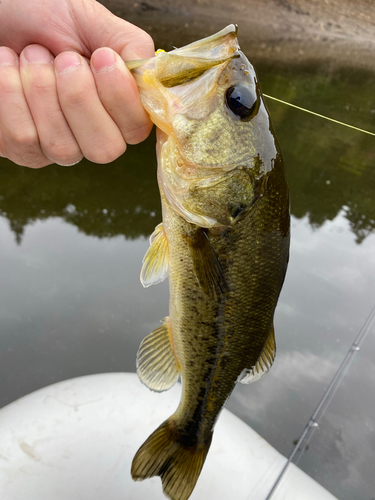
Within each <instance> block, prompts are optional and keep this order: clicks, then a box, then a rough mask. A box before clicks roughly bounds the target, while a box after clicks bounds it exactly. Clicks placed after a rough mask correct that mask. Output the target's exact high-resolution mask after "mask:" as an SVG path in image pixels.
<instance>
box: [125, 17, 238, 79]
mask: <svg viewBox="0 0 375 500" xmlns="http://www.w3.org/2000/svg"><path fill="white" fill-rule="evenodd" d="M237 33H238V27H237V25H235V24H230V25H229V26H227V27H226V28H224V29H222V30H221V31H219V32H217V33H215V34H214V35H211V36H208V37H206V38H203V39H202V40H198V41H196V42H193V43H190V44H189V45H185V46H184V47H181V48H177V49H174V50H171V51H170V52H163V51H160V52H159V51H158V52H157V55H156V56H155V57H153V58H152V59H148V60H143V61H129V62H127V63H126V65H127V67H128V69H130V70H131V71H132V72H135V73H137V72H138V71H137V70H141V69H146V68H151V66H150V64H152V67H153V69H154V75H155V77H156V79H157V80H158V81H159V82H160V83H161V84H162V85H163V86H164V87H167V88H171V87H176V86H178V85H181V84H183V83H185V82H186V81H189V80H192V79H194V78H197V77H198V76H200V75H202V74H203V73H204V72H205V71H207V70H208V69H210V68H213V67H214V66H218V65H220V64H223V63H226V62H229V61H230V60H232V59H234V58H237V57H240V52H239V51H240V47H239V45H238V40H237ZM141 67H142V68H141Z"/></svg>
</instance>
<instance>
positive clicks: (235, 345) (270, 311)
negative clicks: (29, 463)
mask: <svg viewBox="0 0 375 500" xmlns="http://www.w3.org/2000/svg"><path fill="white" fill-rule="evenodd" d="M130 67H131V68H132V71H133V74H134V76H135V78H136V81H137V84H138V87H139V91H140V95H141V100H142V104H143V106H144V107H145V109H146V110H147V112H148V113H149V114H150V117H151V119H152V120H153V122H154V123H155V124H156V125H157V128H158V130H157V156H158V183H159V188H160V195H161V200H162V211H163V222H162V224H159V225H158V226H157V227H156V229H155V231H154V233H153V234H152V236H151V239H150V248H149V250H148V252H147V253H146V255H145V258H144V261H143V267H142V271H141V281H142V283H143V285H144V286H149V285H151V284H154V283H158V282H160V281H162V280H163V279H165V278H166V277H167V276H168V274H169V285H170V310H169V317H167V318H165V319H164V320H163V323H162V325H161V326H160V327H159V328H157V329H156V330H154V331H153V332H152V333H151V334H150V335H148V336H147V337H146V338H145V339H144V340H143V342H142V343H141V346H140V348H139V351H138V357H137V372H138V374H139V377H140V379H141V381H142V382H143V383H144V384H145V385H146V386H148V387H149V388H150V389H152V390H153V391H165V390H167V389H169V388H170V387H172V386H173V385H174V384H175V382H176V381H177V379H178V378H179V376H180V377H181V379H182V396H181V401H180V404H179V406H178V408H177V410H176V411H175V413H174V414H173V415H172V416H171V417H170V418H169V419H168V420H166V421H165V422H164V423H162V424H161V425H160V427H159V428H158V429H156V431H155V432H154V433H153V434H152V435H151V436H150V437H149V438H148V439H147V440H146V442H145V443H144V444H143V445H142V446H141V447H140V449H139V450H138V451H137V453H136V455H135V457H134V459H133V463H132V469H131V473H132V476H133V479H135V480H142V479H145V478H148V477H152V476H157V475H158V476H160V477H161V479H162V484H163V490H164V493H165V495H166V496H167V497H169V498H170V499H172V500H186V499H187V498H188V497H189V496H190V494H191V493H192V491H193V489H194V487H195V484H196V482H197V479H198V477H199V474H200V472H201V469H202V466H203V464H204V461H205V458H206V455H207V452H208V450H209V447H210V444H211V440H212V434H213V429H214V426H215V422H216V420H217V418H218V415H219V413H220V411H221V409H222V408H223V405H224V404H225V402H226V400H227V399H228V397H229V395H230V394H231V392H232V390H233V388H234V386H235V385H236V383H237V382H242V383H249V382H252V381H254V380H257V379H258V378H260V377H261V376H262V375H263V374H264V373H266V372H267V371H268V370H269V368H270V367H271V365H272V362H273V359H274V356H275V351H276V347H275V338H274V328H273V318H274V311H275V307H276V303H277V300H278V297H279V294H280V290H281V287H282V284H283V281H284V277H285V272H286V267H287V262H288V254H289V195H288V188H287V183H286V178H285V172H284V165H283V161H282V157H281V154H280V151H279V148H278V145H277V142H276V139H275V136H274V133H273V128H272V125H271V122H270V117H269V114H268V111H267V108H266V106H265V103H264V101H263V97H262V93H261V90H260V87H259V83H258V79H257V76H256V74H255V71H254V68H253V67H252V65H251V64H250V63H249V61H248V60H247V58H246V57H245V55H244V54H243V53H242V52H241V50H240V48H239V45H238V41H237V27H236V26H234V25H230V26H228V27H227V28H225V29H224V30H222V31H221V32H219V33H217V34H216V35H213V36H211V37H208V38H205V39H203V40H201V41H198V42H195V43H192V44H190V45H187V46H186V47H183V48H180V49H175V50H173V51H171V52H168V53H160V54H157V55H156V57H154V58H152V59H150V60H147V61H142V62H135V63H134V64H133V65H132V64H130Z"/></svg>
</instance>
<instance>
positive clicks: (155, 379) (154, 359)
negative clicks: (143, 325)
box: [137, 318, 179, 392]
mask: <svg viewBox="0 0 375 500" xmlns="http://www.w3.org/2000/svg"><path fill="white" fill-rule="evenodd" d="M178 372H179V367H178V363H177V359H176V356H175V354H174V351H173V346H172V333H171V331H170V328H169V318H164V320H163V324H162V325H161V326H159V327H158V328H156V329H155V330H154V331H152V332H151V333H150V335H147V337H145V338H144V339H143V340H142V342H141V345H140V346H139V350H138V354H137V373H138V376H139V378H140V379H141V382H142V383H143V384H145V385H146V386H147V387H148V388H149V389H151V390H152V391H156V392H162V391H167V390H168V389H170V388H171V387H172V386H173V385H174V384H175V383H176V382H177V380H178V376H179V375H178Z"/></svg>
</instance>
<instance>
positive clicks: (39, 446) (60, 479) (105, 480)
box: [0, 373, 335, 500]
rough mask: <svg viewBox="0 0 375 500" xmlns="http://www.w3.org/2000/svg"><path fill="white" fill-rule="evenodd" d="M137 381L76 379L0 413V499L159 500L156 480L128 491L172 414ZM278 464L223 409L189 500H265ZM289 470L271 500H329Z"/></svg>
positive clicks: (173, 395)
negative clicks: (146, 447)
mask: <svg viewBox="0 0 375 500" xmlns="http://www.w3.org/2000/svg"><path fill="white" fill-rule="evenodd" d="M179 397H180V385H179V384H178V385H176V386H175V387H174V388H173V389H172V390H170V391H168V392H165V393H163V394H156V393H153V392H151V391H149V390H148V389H147V388H145V387H144V386H143V385H142V384H141V383H140V382H139V380H138V377H137V376H136V375H135V374H128V373H109V374H99V375H91V376H87V377H80V378H76V379H72V380H67V381H64V382H60V383H58V384H55V385H52V386H49V387H45V388H44V389H41V390H39V391H36V392H34V393H32V394H30V395H28V396H26V397H23V398H21V399H19V400H18V401H15V402H14V403H12V404H10V405H8V406H6V407H5V408H3V409H2V410H1V411H0V492H1V499H2V500H145V499H147V500H149V499H150V500H151V499H152V500H164V499H165V498H166V497H165V496H164V495H163V494H162V489H161V482H160V479H159V478H152V479H149V480H145V481H143V482H134V481H133V480H132V479H131V476H130V465H131V461H132V459H133V456H134V454H135V452H136V451H137V449H138V447H139V446H140V445H141V444H142V443H143V441H144V440H145V439H146V438H147V437H148V436H149V434H150V433H151V432H152V431H153V430H155V429H156V427H158V426H159V425H160V424H161V423H162V422H163V421H164V420H165V419H166V418H167V417H169V416H170V415H171V414H172V413H173V411H174V410H175V408H176V407H177V405H178V401H179ZM285 461H286V458H285V457H283V456H282V455H281V454H280V453H278V452H277V451H276V450H275V449H274V448H273V447H272V446H271V445H270V444H269V443H267V441H265V440H264V439H263V438H262V437H260V436H259V435H258V434H257V433H256V432H254V431H253V430H252V429H251V428H250V427H249V426H248V425H246V424H245V423H243V422H242V421H241V420H239V419H238V418H237V417H235V416H234V415H233V414H231V413H230V412H229V411H227V410H223V412H222V414H221V415H220V418H219V420H218V423H217V426H216V429H215V433H214V439H213V442H212V446H211V449H210V452H209V454H208V457H207V460H206V463H205V465H204V467H203V470H202V473H201V476H200V478H199V480H198V483H197V486H196V488H195V490H194V492H193V494H192V495H191V497H190V498H191V500H210V499H215V500H228V499H235V500H250V499H251V500H265V498H266V497H267V494H268V493H269V491H270V489H271V487H272V485H273V484H274V481H275V480H276V478H277V476H278V474H279V473H280V471H281V469H282V467H283V465H284V464H285ZM334 499H335V497H334V496H332V495H331V494H330V493H329V492H327V490H325V489H324V488H323V487H321V486H320V485H319V484H318V483H316V482H315V481H314V480H313V479H311V478H310V477H309V476H307V475H306V474H305V473H304V472H302V471H301V470H300V469H298V468H297V467H296V466H294V465H293V464H292V465H291V466H290V467H289V469H288V471H287V473H286V475H285V477H284V478H283V480H282V481H281V483H280V485H279V486H278V487H277V489H276V491H275V493H274V494H273V496H272V500H334Z"/></svg>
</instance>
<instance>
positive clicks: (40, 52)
mask: <svg viewBox="0 0 375 500" xmlns="http://www.w3.org/2000/svg"><path fill="white" fill-rule="evenodd" d="M22 54H23V56H24V58H25V59H26V61H27V62H29V63H42V64H47V63H51V62H53V59H52V55H51V53H50V51H49V50H47V49H46V48H45V47H42V46H41V45H29V46H28V47H26V48H25V49H24V50H23V52H22Z"/></svg>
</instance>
